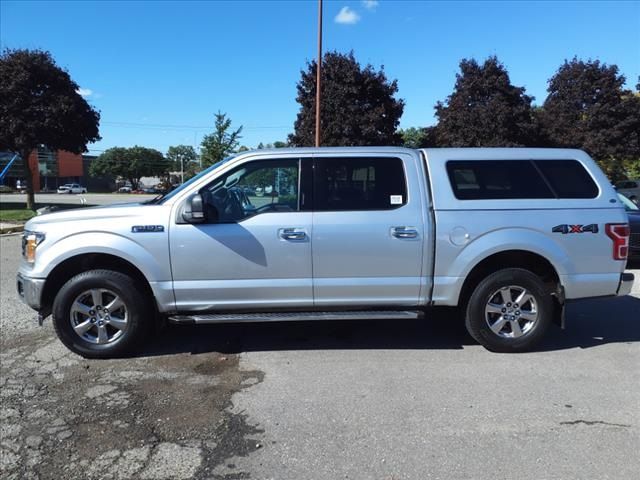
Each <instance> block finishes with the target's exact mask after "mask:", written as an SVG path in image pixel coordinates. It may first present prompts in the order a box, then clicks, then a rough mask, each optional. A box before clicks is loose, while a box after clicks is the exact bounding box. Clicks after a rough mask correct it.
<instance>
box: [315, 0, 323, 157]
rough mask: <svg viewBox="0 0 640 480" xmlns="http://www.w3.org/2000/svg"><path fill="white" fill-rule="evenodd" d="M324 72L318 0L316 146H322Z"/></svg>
mask: <svg viewBox="0 0 640 480" xmlns="http://www.w3.org/2000/svg"><path fill="white" fill-rule="evenodd" d="M321 72H322V0H318V65H317V68H316V147H319V146H320V133H321V132H320V88H321V84H320V77H321Z"/></svg>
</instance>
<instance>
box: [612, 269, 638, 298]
mask: <svg viewBox="0 0 640 480" xmlns="http://www.w3.org/2000/svg"><path fill="white" fill-rule="evenodd" d="M633 280H634V276H633V273H627V272H625V273H622V274H620V285H618V292H617V293H616V295H618V296H620V297H621V296H624V295H629V294H630V293H631V288H632V287H633Z"/></svg>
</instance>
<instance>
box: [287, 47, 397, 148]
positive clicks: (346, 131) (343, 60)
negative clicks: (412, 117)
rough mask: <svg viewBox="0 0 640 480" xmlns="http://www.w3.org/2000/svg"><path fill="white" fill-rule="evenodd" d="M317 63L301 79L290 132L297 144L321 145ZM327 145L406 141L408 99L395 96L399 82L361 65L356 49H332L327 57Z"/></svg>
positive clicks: (324, 92)
mask: <svg viewBox="0 0 640 480" xmlns="http://www.w3.org/2000/svg"><path fill="white" fill-rule="evenodd" d="M316 68H317V65H316V62H315V61H312V62H310V63H308V64H307V68H306V70H303V71H302V72H301V79H300V81H299V82H298V85H297V89H298V96H297V97H296V101H297V102H298V103H299V104H300V111H299V112H298V116H297V118H296V121H295V124H294V133H292V134H291V135H289V143H290V144H291V145H293V146H299V147H302V146H313V145H315V114H316V113H315V112H316V108H315V97H316ZM321 88H322V97H321V98H322V100H321V102H322V105H321V110H320V115H321V119H320V121H321V125H322V129H321V144H322V145H324V146H336V145H338V146H346V145H400V143H401V141H402V139H401V137H400V135H399V134H398V132H397V131H396V129H397V128H398V124H399V122H400V117H401V116H402V112H403V110H404V100H401V99H397V98H395V97H394V95H395V94H396V93H397V92H398V82H397V81H396V80H393V81H389V80H388V79H387V76H386V75H385V73H384V69H383V68H381V69H380V70H378V71H376V70H375V69H374V68H373V67H372V66H371V65H366V66H365V67H362V66H360V64H359V63H358V62H357V61H356V59H355V57H354V55H353V52H351V53H348V54H342V53H338V52H335V51H334V52H327V53H325V55H324V58H323V60H322V85H321Z"/></svg>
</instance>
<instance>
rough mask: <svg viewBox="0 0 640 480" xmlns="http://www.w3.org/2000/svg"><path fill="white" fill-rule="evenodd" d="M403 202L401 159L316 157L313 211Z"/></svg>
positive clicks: (396, 205)
mask: <svg viewBox="0 0 640 480" xmlns="http://www.w3.org/2000/svg"><path fill="white" fill-rule="evenodd" d="M406 203H407V186H406V180H405V175H404V167H403V165H402V160H401V159H399V158H389V157H372V158H362V157H351V158H316V159H315V168H314V210H316V211H345V210H392V209H395V208H399V207H401V206H402V205H404V204H406Z"/></svg>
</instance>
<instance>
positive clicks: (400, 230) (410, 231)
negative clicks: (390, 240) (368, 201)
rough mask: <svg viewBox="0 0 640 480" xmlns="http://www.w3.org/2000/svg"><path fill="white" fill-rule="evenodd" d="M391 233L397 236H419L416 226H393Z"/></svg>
mask: <svg viewBox="0 0 640 480" xmlns="http://www.w3.org/2000/svg"><path fill="white" fill-rule="evenodd" d="M391 235H393V236H394V237H396V238H418V230H416V228H415V227H391Z"/></svg>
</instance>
